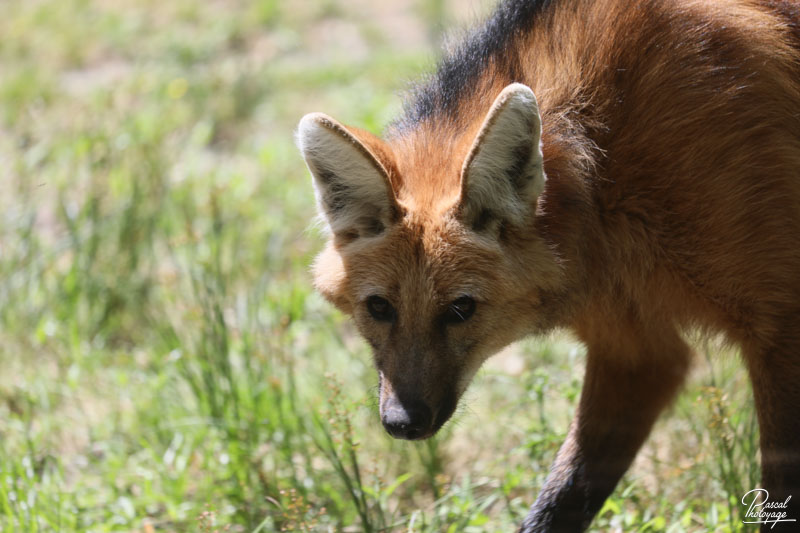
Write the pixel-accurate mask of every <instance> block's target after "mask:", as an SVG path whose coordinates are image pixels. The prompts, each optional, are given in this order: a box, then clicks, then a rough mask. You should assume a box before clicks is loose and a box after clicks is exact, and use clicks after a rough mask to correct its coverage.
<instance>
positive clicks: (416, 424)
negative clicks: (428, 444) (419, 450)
mask: <svg viewBox="0 0 800 533" xmlns="http://www.w3.org/2000/svg"><path fill="white" fill-rule="evenodd" d="M432 418H433V417H432V415H431V410H430V409H429V408H428V406H427V405H425V404H424V403H423V402H420V401H412V402H400V401H399V400H398V399H397V398H389V399H387V400H386V401H385V402H384V405H383V412H382V413H381V422H383V427H384V428H386V431H387V432H388V433H389V435H391V436H392V437H394V438H396V439H408V440H413V439H419V438H421V437H424V436H425V435H426V434H427V433H428V432H429V431H430V427H431V419H432Z"/></svg>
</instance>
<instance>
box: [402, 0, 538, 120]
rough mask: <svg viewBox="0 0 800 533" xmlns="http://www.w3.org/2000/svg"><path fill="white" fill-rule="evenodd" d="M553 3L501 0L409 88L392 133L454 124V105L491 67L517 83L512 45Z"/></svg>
mask: <svg viewBox="0 0 800 533" xmlns="http://www.w3.org/2000/svg"><path fill="white" fill-rule="evenodd" d="M552 1H553V0H503V1H502V2H501V3H500V5H499V6H498V7H497V9H496V10H495V12H494V14H493V15H492V16H491V17H490V18H489V19H488V20H487V21H486V22H485V23H484V24H483V25H481V26H479V27H478V28H476V29H475V30H472V31H471V32H470V33H469V34H468V36H467V37H466V39H464V40H463V41H462V42H461V43H460V44H459V45H458V46H457V47H456V48H455V50H454V51H453V52H452V53H450V54H448V55H446V56H445V57H444V58H443V59H442V60H441V61H440V63H439V66H438V68H437V69H436V72H435V73H434V74H432V75H430V76H429V77H428V78H427V79H426V80H424V81H423V82H422V83H420V84H419V85H417V86H416V87H414V88H412V90H411V94H410V95H409V97H408V100H407V101H406V104H405V112H404V115H403V117H402V118H401V119H400V120H399V121H397V122H396V123H395V124H394V129H396V130H400V131H402V130H404V129H408V128H411V127H413V126H415V125H417V124H418V123H420V122H423V121H426V120H428V119H431V118H433V117H440V118H445V117H447V118H450V119H457V117H458V109H459V107H460V106H459V104H460V103H461V101H462V100H463V99H464V98H465V97H467V96H469V95H472V94H473V93H474V91H475V90H477V89H478V87H479V86H480V78H481V76H482V75H483V73H484V72H485V71H486V69H487V68H488V67H489V66H490V65H492V64H493V65H496V66H497V67H498V69H499V71H500V72H503V73H504V74H506V75H507V76H508V77H509V83H510V82H514V81H521V80H520V77H521V74H522V72H521V65H520V60H519V51H518V50H517V49H516V47H515V46H514V44H515V41H516V40H517V38H518V37H520V36H522V35H524V34H525V32H526V31H528V30H529V29H530V27H531V25H532V24H533V21H534V19H535V17H536V15H537V14H538V13H539V12H541V11H542V10H543V9H545V8H546V7H547V6H548V5H549V4H551V3H552Z"/></svg>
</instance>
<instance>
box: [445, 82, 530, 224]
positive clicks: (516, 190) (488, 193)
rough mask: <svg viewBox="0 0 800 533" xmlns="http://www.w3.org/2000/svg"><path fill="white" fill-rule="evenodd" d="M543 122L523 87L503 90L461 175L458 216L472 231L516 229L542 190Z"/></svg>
mask: <svg viewBox="0 0 800 533" xmlns="http://www.w3.org/2000/svg"><path fill="white" fill-rule="evenodd" d="M541 138H542V120H541V117H540V115H539V106H538V104H537V103H536V96H534V94H533V91H531V89H530V88H529V87H527V86H526V85H522V84H521V83H514V84H511V85H509V86H508V87H506V88H505V89H503V91H502V92H501V93H500V95H499V96H498V97H497V99H495V101H494V104H492V107H491V109H490V110H489V113H488V114H487V116H486V119H485V120H484V122H483V125H482V126H481V129H480V132H479V133H478V136H477V137H476V138H475V142H474V143H473V145H472V148H471V150H470V152H469V155H468V156H467V158H466V160H465V161H464V166H463V168H462V170H461V199H460V203H459V216H460V217H461V219H462V220H463V221H464V223H465V224H467V225H468V226H470V227H471V228H473V229H474V230H475V231H487V230H488V229H490V228H496V227H497V226H498V224H499V223H502V222H509V223H511V224H515V225H520V224H522V223H524V221H525V220H526V219H527V218H528V216H529V215H530V214H532V213H533V211H534V210H535V209H536V199H537V198H538V196H539V194H541V192H542V190H543V189H544V182H545V175H544V168H543V156H542V147H541Z"/></svg>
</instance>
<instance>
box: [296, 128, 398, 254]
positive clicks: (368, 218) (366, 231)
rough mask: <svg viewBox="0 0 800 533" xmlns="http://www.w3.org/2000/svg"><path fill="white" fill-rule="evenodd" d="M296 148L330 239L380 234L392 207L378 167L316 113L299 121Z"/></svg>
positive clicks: (365, 151)
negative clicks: (330, 232)
mask: <svg viewBox="0 0 800 533" xmlns="http://www.w3.org/2000/svg"><path fill="white" fill-rule="evenodd" d="M297 144H298V146H299V148H300V151H301V152H302V153H303V157H304V158H305V160H306V164H307V165H308V168H309V170H310V171H311V175H312V176H313V178H314V189H315V191H316V196H317V204H318V208H319V210H320V212H321V214H322V215H323V217H324V218H325V220H326V221H327V222H328V225H329V226H330V229H331V231H332V232H333V234H334V235H337V236H342V237H346V238H347V239H348V240H352V239H354V238H358V237H372V236H376V235H379V234H381V233H382V232H383V231H384V230H385V229H386V228H387V227H388V226H389V225H390V224H392V223H393V221H394V219H395V217H396V214H397V204H396V202H395V199H394V193H393V192H392V188H391V184H390V181H389V176H388V173H387V171H386V169H385V168H384V167H383V165H382V164H381V163H380V162H379V161H378V160H377V159H376V158H375V156H374V155H373V154H372V153H371V152H370V150H369V149H368V148H367V147H366V146H364V144H363V143H362V142H361V141H359V140H358V139H357V138H356V137H355V136H354V135H353V134H352V133H350V132H349V131H348V130H347V128H345V127H344V126H342V125H341V124H340V123H338V122H337V121H335V120H334V119H332V118H330V117H329V116H327V115H324V114H322V113H312V114H309V115H306V116H304V117H303V118H302V119H301V120H300V125H299V127H298V131H297Z"/></svg>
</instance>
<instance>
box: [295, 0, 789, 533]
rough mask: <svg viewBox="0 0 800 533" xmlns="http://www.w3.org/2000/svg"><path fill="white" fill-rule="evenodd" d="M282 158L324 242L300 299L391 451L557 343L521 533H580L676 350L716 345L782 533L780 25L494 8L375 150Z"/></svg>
mask: <svg viewBox="0 0 800 533" xmlns="http://www.w3.org/2000/svg"><path fill="white" fill-rule="evenodd" d="M534 95H535V96H534ZM298 143H299V147H300V149H301V151H302V153H303V155H304V157H305V160H306V162H307V164H308V167H309V169H310V171H311V174H312V175H313V182H314V187H315V189H316V194H317V199H318V203H319V207H320V210H321V213H322V214H323V215H324V218H325V219H326V220H327V223H328V225H329V227H330V231H331V239H330V242H329V243H328V246H327V248H326V249H325V250H324V251H323V252H322V254H321V255H320V256H319V258H318V259H317V262H316V264H315V267H314V272H315V277H316V286H317V288H318V289H319V291H320V292H321V293H322V294H323V295H324V296H325V297H326V298H327V299H328V300H330V301H331V302H332V303H333V304H334V305H336V306H337V307H338V308H340V309H341V310H343V311H344V312H346V313H348V314H350V315H352V316H353V318H354V320H355V322H356V324H357V326H358V328H359V330H360V332H361V333H362V334H363V336H364V337H365V338H366V340H367V341H368V342H369V343H370V344H371V345H372V347H373V349H374V355H375V365H376V367H377V369H378V372H379V376H380V413H381V420H382V422H383V425H384V426H385V428H386V430H387V431H388V432H389V433H390V434H391V435H393V436H394V437H398V438H404V439H424V438H427V437H429V436H431V435H433V434H434V433H435V432H436V431H437V430H438V429H439V428H440V427H441V426H442V424H444V423H445V422H446V421H447V419H448V418H449V417H450V416H451V414H452V413H453V410H454V409H455V407H456V403H457V402H458V399H459V397H460V396H461V394H462V393H463V392H464V390H465V389H466V388H467V385H468V383H469V382H470V379H471V378H472V376H473V375H474V374H475V372H476V371H477V370H478V368H479V367H480V366H481V363H482V362H483V361H484V360H485V359H486V358H487V357H489V356H490V355H492V354H493V353H496V352H497V351H498V350H500V349H501V348H502V347H504V346H506V345H507V344H509V343H511V342H513V341H514V340H516V339H519V338H521V337H524V336H526V335H529V334H535V333H540V332H545V331H548V330H550V329H552V328H555V327H566V328H570V329H571V330H573V331H574V332H575V334H576V335H577V336H578V337H579V338H580V339H581V340H582V342H583V343H585V345H586V346H587V348H588V356H587V363H586V364H587V368H586V377H585V381H584V384H583V392H582V396H581V399H580V404H579V407H578V410H577V415H576V418H575V420H574V422H573V424H572V426H571V428H570V431H569V435H568V437H567V440H566V442H565V443H564V445H563V446H562V448H561V450H560V452H559V453H558V456H557V459H556V462H555V465H554V466H553V468H552V471H551V472H550V475H549V477H548V479H547V481H546V483H545V485H544V487H543V488H542V490H541V492H540V494H539V497H538V499H537V500H536V503H535V504H534V505H533V507H532V509H531V511H530V514H529V515H528V517H527V518H526V520H525V522H524V524H523V526H522V531H528V532H530V531H580V530H582V529H585V528H586V527H588V525H589V523H590V522H591V520H592V517H593V516H594V515H595V513H596V512H597V511H598V509H600V507H601V505H602V504H603V501H604V500H605V498H606V497H607V496H608V495H609V493H610V492H611V491H612V490H613V488H614V486H615V485H616V483H617V481H618V480H619V478H620V477H621V476H622V474H623V473H624V472H625V470H626V469H627V468H628V466H629V465H630V464H631V461H632V460H633V458H634V456H635V454H636V452H637V450H638V449H639V447H640V446H641V445H642V442H643V441H644V440H645V439H646V438H647V435H648V433H649V432H650V428H651V427H652V425H653V422H654V421H655V419H656V417H657V416H658V414H659V412H660V411H661V410H662V409H663V408H664V407H665V406H666V405H667V404H668V403H669V402H670V401H671V400H672V398H673V397H674V396H675V394H676V391H677V390H678V389H679V388H680V386H681V383H682V382H683V380H684V377H685V375H686V373H687V369H688V368H689V366H690V360H691V350H690V349H689V347H688V346H687V344H686V342H685V341H684V339H683V336H682V332H684V331H686V330H687V329H691V330H697V329H699V330H701V331H706V332H723V333H724V334H725V335H726V336H727V338H728V339H729V340H730V342H732V343H735V344H737V345H738V346H740V347H741V349H742V354H743V358H744V362H745V363H746V366H747V368H748V370H749V373H750V377H751V380H752V384H753V392H754V395H755V405H756V409H757V412H758V419H759V424H760V432H761V461H762V472H763V480H762V482H763V488H765V489H767V490H768V491H769V500H770V501H772V502H781V503H783V502H784V501H785V500H786V499H787V498H790V497H793V498H791V499H790V500H789V503H788V509H786V510H784V511H785V512H786V513H787V519H797V520H799V521H800V505H798V502H800V3H798V2H797V1H796V0H714V1H709V0H504V1H503V2H502V3H501V4H500V6H499V7H498V9H497V11H496V12H495V14H494V15H493V16H492V17H491V18H490V19H489V20H488V21H487V22H486V24H485V25H484V26H482V27H481V28H480V29H478V30H477V31H475V32H473V33H472V34H471V35H470V36H469V37H468V38H467V39H466V40H465V41H464V42H463V43H462V44H461V45H460V46H458V47H456V48H455V49H454V50H453V51H451V52H450V53H449V54H448V55H447V57H445V58H444V59H443V60H442V62H441V64H440V66H439V67H438V70H437V71H436V73H435V74H433V75H432V76H430V77H429V78H428V79H427V80H425V81H424V82H423V83H421V84H420V85H419V86H418V87H417V88H416V89H415V90H413V91H412V94H411V95H410V97H409V102H408V104H407V107H406V110H405V112H404V114H403V116H402V117H401V118H400V119H398V120H397V121H396V122H395V123H394V124H392V125H391V126H390V128H389V130H388V132H387V134H386V136H385V139H379V138H377V137H375V136H373V135H371V134H369V133H367V132H365V131H362V130H359V129H356V128H351V127H347V126H343V125H342V124H340V123H338V122H336V121H335V120H334V119H332V118H330V117H327V116H325V115H323V114H311V115H307V116H306V117H304V118H303V119H302V121H301V122H300V126H299V131H298ZM753 488H755V487H753ZM799 524H800V522H780V523H778V524H777V527H776V528H775V529H776V530H778V529H780V528H781V527H784V528H791V529H792V530H800V525H799ZM770 525H772V524H767V525H762V528H764V529H765V530H767V529H768V528H769V527H770ZM795 528H797V529H795Z"/></svg>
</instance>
